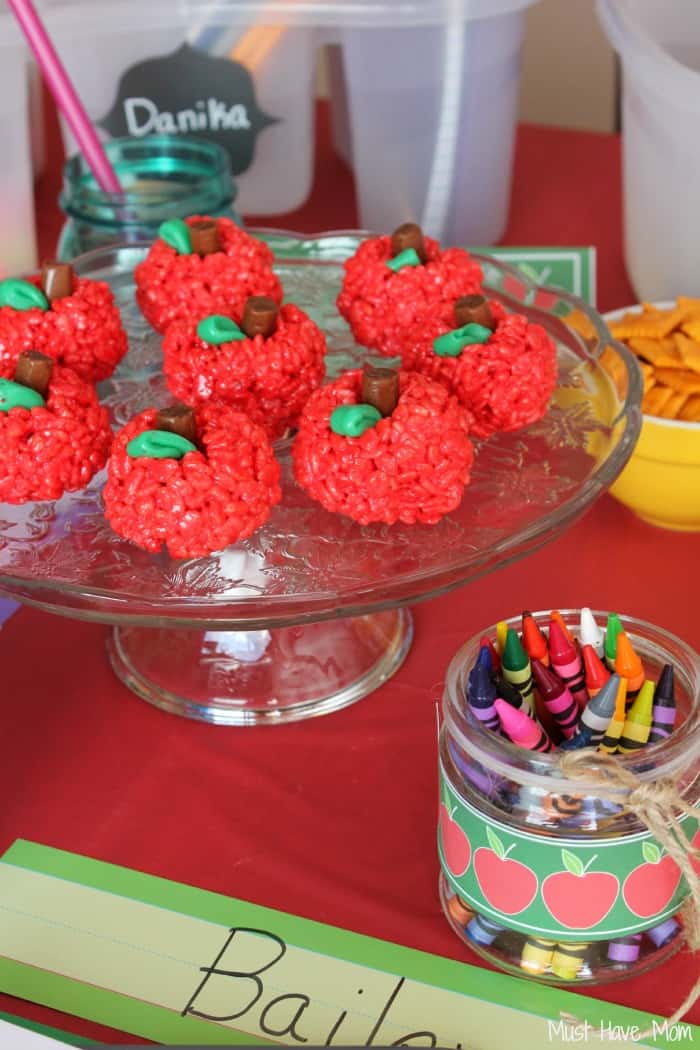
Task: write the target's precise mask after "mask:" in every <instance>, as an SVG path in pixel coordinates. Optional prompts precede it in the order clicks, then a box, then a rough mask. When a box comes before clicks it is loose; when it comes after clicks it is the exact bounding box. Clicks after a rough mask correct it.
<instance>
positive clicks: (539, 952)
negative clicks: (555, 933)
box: [520, 934, 556, 974]
mask: <svg viewBox="0 0 700 1050" xmlns="http://www.w3.org/2000/svg"><path fill="white" fill-rule="evenodd" d="M555 948H556V941H545V940H543V939H542V938H541V937H535V936H534V935H533V934H530V936H528V937H526V938H525V941H524V943H523V950H522V953H521V955H520V969H521V970H527V972H528V973H534V974H543V973H546V972H547V970H548V969H549V966H550V964H551V962H552V955H553V953H554V949H555Z"/></svg>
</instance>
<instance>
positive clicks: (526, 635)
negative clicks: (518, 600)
mask: <svg viewBox="0 0 700 1050" xmlns="http://www.w3.org/2000/svg"><path fill="white" fill-rule="evenodd" d="M523 649H524V650H525V652H526V653H527V655H528V656H529V657H530V659H531V660H539V661H540V663H541V664H543V665H544V666H545V667H549V652H548V650H547V639H546V638H545V636H544V634H543V633H542V631H541V630H540V628H539V627H538V626H537V621H536V620H535V617H534V616H533V615H532V613H531V612H528V611H527V610H525V612H524V613H523Z"/></svg>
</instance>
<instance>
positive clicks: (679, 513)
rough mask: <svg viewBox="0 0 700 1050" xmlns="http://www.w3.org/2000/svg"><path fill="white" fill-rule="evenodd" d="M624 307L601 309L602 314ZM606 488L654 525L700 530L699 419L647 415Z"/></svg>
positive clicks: (617, 314) (608, 316)
mask: <svg viewBox="0 0 700 1050" xmlns="http://www.w3.org/2000/svg"><path fill="white" fill-rule="evenodd" d="M657 305H658V306H659V307H660V308H664V309H665V308H668V307H669V306H672V305H673V304H672V303H658V304H657ZM629 309H630V308H628V310H629ZM640 309H641V307H640ZM626 312H628V311H625V310H616V311H615V312H614V313H609V314H605V320H606V321H607V322H608V323H610V322H612V321H616V320H618V319H619V317H621V315H622V314H623V313H626ZM610 492H611V493H612V495H613V496H614V497H615V499H619V501H620V502H621V503H624V504H625V505H626V506H628V507H629V508H630V509H631V510H633V511H634V512H635V514H638V515H639V517H640V518H643V519H644V521H648V522H650V524H652V525H659V526H660V527H661V528H663V529H678V530H680V531H683V532H696V531H697V532H700V423H680V422H676V421H675V420H673V419H659V418H658V417H657V416H646V415H645V416H644V418H643V422H642V432H641V434H640V435H639V441H638V442H637V445H636V447H635V449H634V452H633V453H632V455H631V457H630V459H629V461H628V463H627V466H626V467H625V469H624V470H623V471H622V473H621V474H620V476H619V477H618V479H617V481H616V482H615V484H614V485H613V486H612V487H611V489H610Z"/></svg>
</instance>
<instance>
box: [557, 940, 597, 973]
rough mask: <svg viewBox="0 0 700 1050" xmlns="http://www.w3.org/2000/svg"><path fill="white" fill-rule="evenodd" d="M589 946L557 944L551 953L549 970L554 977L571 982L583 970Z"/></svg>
mask: <svg viewBox="0 0 700 1050" xmlns="http://www.w3.org/2000/svg"><path fill="white" fill-rule="evenodd" d="M589 948H590V944H584V943H579V944H568V943H567V944H557V946H556V948H555V949H554V952H553V953H552V961H551V968H552V973H553V974H554V976H555V977H560V978H561V979H562V981H573V980H574V979H575V978H576V976H577V974H578V973H579V971H580V970H581V969H582V968H583V964H584V962H585V961H586V955H587V953H588V949H589Z"/></svg>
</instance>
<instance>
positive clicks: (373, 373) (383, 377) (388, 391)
mask: <svg viewBox="0 0 700 1050" xmlns="http://www.w3.org/2000/svg"><path fill="white" fill-rule="evenodd" d="M360 396H361V400H362V404H363V405H372V406H373V407H374V408H376V409H377V411H378V412H381V414H382V415H383V416H390V415H391V413H392V412H393V411H394V409H395V408H396V406H397V404H398V403H399V373H398V372H397V370H396V369H395V368H378V367H377V366H376V365H370V364H366V365H365V366H364V368H363V370H362V392H361V395H360Z"/></svg>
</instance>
